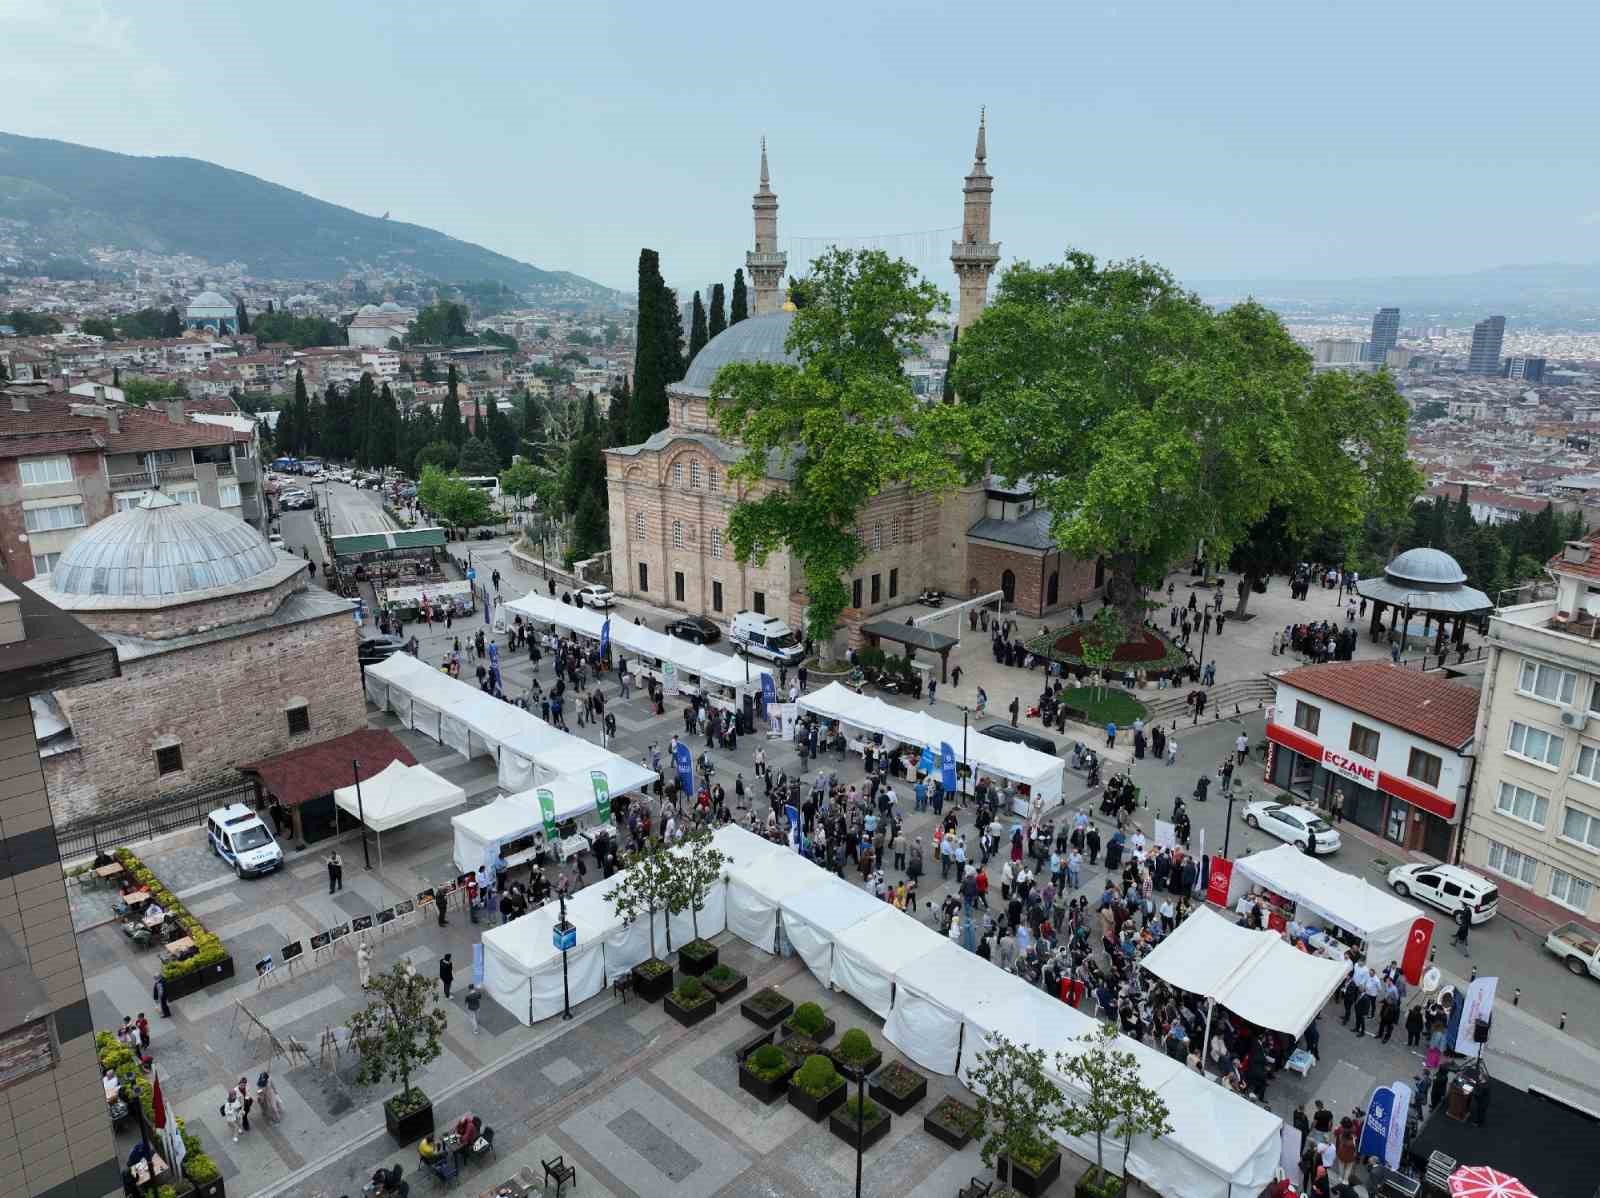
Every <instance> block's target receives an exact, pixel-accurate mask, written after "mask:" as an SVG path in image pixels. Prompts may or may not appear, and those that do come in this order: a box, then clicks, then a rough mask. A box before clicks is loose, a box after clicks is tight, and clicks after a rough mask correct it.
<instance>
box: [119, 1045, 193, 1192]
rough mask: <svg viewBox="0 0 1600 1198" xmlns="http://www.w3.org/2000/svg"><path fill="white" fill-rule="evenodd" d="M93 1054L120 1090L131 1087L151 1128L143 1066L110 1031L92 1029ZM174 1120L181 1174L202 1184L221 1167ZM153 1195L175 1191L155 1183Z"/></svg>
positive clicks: (151, 1095)
mask: <svg viewBox="0 0 1600 1198" xmlns="http://www.w3.org/2000/svg"><path fill="white" fill-rule="evenodd" d="M94 1048H95V1055H96V1056H97V1057H98V1058H99V1059H100V1070H101V1072H104V1071H105V1070H107V1069H113V1070H115V1071H116V1074H117V1078H118V1080H119V1081H121V1082H122V1088H123V1089H124V1090H131V1091H133V1092H134V1093H136V1094H138V1096H139V1105H140V1106H141V1107H142V1108H143V1109H144V1117H145V1121H146V1122H147V1123H149V1124H150V1125H151V1126H152V1127H153V1126H155V1118H156V1114H155V1090H154V1088H153V1087H152V1086H151V1085H150V1079H149V1078H148V1077H146V1076H145V1072H144V1070H143V1069H141V1068H139V1058H138V1057H136V1056H135V1055H134V1053H133V1050H132V1049H131V1048H129V1047H128V1046H127V1045H126V1044H124V1043H123V1042H122V1041H121V1040H118V1039H117V1038H116V1037H115V1036H113V1035H112V1034H111V1033H110V1032H96V1033H95V1036H94ZM173 1118H174V1119H177V1124H178V1134H179V1135H181V1136H182V1137H183V1146H184V1149H185V1155H184V1158H183V1173H184V1176H185V1177H187V1178H188V1179H189V1180H190V1181H192V1182H194V1184H195V1185H197V1186H200V1185H206V1184H207V1183H208V1182H213V1181H215V1180H217V1178H219V1177H221V1176H222V1170H221V1169H219V1168H217V1165H216V1162H215V1161H213V1160H212V1159H211V1158H210V1157H209V1156H207V1155H206V1154H205V1152H204V1151H202V1150H201V1148H200V1138H199V1137H198V1136H196V1135H194V1134H193V1133H192V1132H191V1131H189V1129H188V1127H187V1126H186V1125H185V1122H184V1120H182V1119H179V1118H178V1117H177V1116H176V1115H174V1116H173ZM155 1193H156V1198H176V1195H177V1190H176V1189H175V1188H174V1187H173V1186H158V1187H157V1188H156V1191H155Z"/></svg>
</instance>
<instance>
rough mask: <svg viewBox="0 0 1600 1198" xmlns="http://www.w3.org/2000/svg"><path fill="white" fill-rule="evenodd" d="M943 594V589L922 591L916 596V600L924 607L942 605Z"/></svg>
mask: <svg viewBox="0 0 1600 1198" xmlns="http://www.w3.org/2000/svg"><path fill="white" fill-rule="evenodd" d="M944 600H945V594H944V592H943V591H923V592H922V594H920V595H918V596H917V602H918V603H920V604H922V605H923V606H924V607H943V606H944Z"/></svg>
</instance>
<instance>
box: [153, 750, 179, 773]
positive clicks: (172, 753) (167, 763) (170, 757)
mask: <svg viewBox="0 0 1600 1198" xmlns="http://www.w3.org/2000/svg"><path fill="white" fill-rule="evenodd" d="M182 772H183V746H182V745H167V746H165V747H164V748H160V749H157V750H156V775H157V777H161V776H163V775H166V774H179V773H182Z"/></svg>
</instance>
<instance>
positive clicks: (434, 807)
mask: <svg viewBox="0 0 1600 1198" xmlns="http://www.w3.org/2000/svg"><path fill="white" fill-rule="evenodd" d="M357 790H358V787H356V786H355V785H351V786H341V787H340V788H339V789H338V790H336V791H334V792H333V801H334V802H336V803H338V804H339V806H340V807H341V808H342V809H343V810H344V812H345V814H347V815H350V816H352V817H354V818H357V819H360V820H361V821H362V822H363V823H365V824H366V825H367V827H369V828H371V829H372V830H373V831H374V832H387V831H388V830H389V829H390V828H398V827H400V825H402V824H409V823H411V822H412V821H414V820H419V819H422V818H423V817H424V816H428V815H436V814H438V813H439V812H441V811H449V810H450V809H451V808H453V807H459V806H461V805H462V804H463V803H465V802H466V801H467V792H466V791H464V790H462V789H461V787H459V786H457V785H456V784H455V783H454V782H448V781H446V780H445V779H443V778H441V777H439V775H438V774H436V773H434V772H433V771H432V770H430V769H429V768H428V767H427V766H425V765H405V764H403V763H402V762H399V761H391V762H390V763H389V765H388V766H387V768H385V769H384V770H383V771H382V772H381V773H378V774H374V775H373V776H372V777H371V778H368V779H366V780H365V781H363V782H362V783H361V784H360V786H359V791H360V793H359V795H358V794H357Z"/></svg>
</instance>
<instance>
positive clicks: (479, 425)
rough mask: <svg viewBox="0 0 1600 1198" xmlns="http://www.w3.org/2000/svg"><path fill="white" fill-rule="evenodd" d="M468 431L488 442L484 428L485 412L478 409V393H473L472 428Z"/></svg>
mask: <svg viewBox="0 0 1600 1198" xmlns="http://www.w3.org/2000/svg"><path fill="white" fill-rule="evenodd" d="M468 431H469V432H470V433H471V435H472V436H474V437H477V438H478V439H479V440H488V438H487V437H486V436H484V434H485V432H487V430H486V429H485V428H484V426H483V411H482V409H481V408H479V407H478V393H477V392H476V391H474V392H473V393H472V428H471V429H469V430H468Z"/></svg>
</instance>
